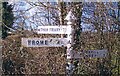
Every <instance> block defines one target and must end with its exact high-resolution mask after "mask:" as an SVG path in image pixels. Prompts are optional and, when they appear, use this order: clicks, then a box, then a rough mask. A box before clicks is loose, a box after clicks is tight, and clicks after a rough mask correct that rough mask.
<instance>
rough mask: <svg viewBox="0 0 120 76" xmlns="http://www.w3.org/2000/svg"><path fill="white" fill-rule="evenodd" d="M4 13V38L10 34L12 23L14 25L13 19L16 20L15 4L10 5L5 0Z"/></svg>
mask: <svg viewBox="0 0 120 76" xmlns="http://www.w3.org/2000/svg"><path fill="white" fill-rule="evenodd" d="M2 8H3V13H2V22H3V24H2V38H3V39H4V38H6V37H7V36H8V33H7V32H8V31H10V29H8V28H11V27H12V25H13V20H14V15H13V11H12V10H13V6H12V5H8V2H3V6H2Z"/></svg>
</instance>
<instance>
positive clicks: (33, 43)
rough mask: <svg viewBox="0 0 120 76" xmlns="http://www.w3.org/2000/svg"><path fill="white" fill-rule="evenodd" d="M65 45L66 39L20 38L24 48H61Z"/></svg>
mask: <svg viewBox="0 0 120 76" xmlns="http://www.w3.org/2000/svg"><path fill="white" fill-rule="evenodd" d="M67 43H68V40H67V38H42V39H41V38H22V46H24V47H62V46H66V45H67Z"/></svg>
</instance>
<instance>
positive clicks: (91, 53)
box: [85, 50, 108, 58]
mask: <svg viewBox="0 0 120 76" xmlns="http://www.w3.org/2000/svg"><path fill="white" fill-rule="evenodd" d="M107 52H108V51H107V50H88V51H86V52H85V54H86V57H90V58H104V57H106V56H107Z"/></svg>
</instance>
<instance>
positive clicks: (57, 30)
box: [35, 26, 71, 34]
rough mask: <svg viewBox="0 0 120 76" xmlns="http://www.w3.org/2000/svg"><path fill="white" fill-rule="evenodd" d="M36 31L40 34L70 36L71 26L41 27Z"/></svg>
mask: <svg viewBox="0 0 120 76" xmlns="http://www.w3.org/2000/svg"><path fill="white" fill-rule="evenodd" d="M35 31H36V32H37V33H38V34H69V33H70V31H71V26H39V27H38V29H36V30H35Z"/></svg>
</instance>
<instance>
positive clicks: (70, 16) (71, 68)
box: [65, 10, 76, 74]
mask: <svg viewBox="0 0 120 76" xmlns="http://www.w3.org/2000/svg"><path fill="white" fill-rule="evenodd" d="M75 19H76V18H75V16H74V15H73V13H72V10H71V11H70V12H69V13H68V14H67V16H66V18H65V20H67V21H68V22H67V25H68V26H71V29H70V34H68V36H67V39H68V41H69V43H68V44H67V59H73V58H74V51H73V47H72V44H73V43H74V42H73V41H74V37H73V35H74V28H73V27H74V21H75ZM67 65H68V66H66V70H67V74H73V72H74V69H75V66H74V64H73V61H70V62H69V61H68V62H67Z"/></svg>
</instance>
